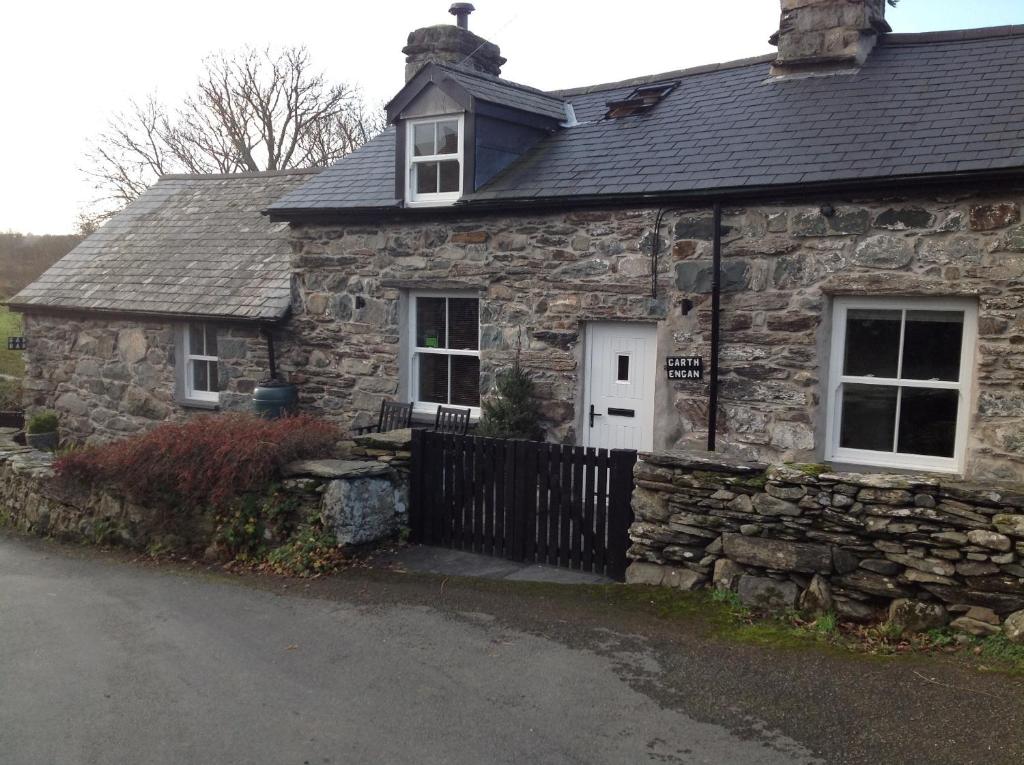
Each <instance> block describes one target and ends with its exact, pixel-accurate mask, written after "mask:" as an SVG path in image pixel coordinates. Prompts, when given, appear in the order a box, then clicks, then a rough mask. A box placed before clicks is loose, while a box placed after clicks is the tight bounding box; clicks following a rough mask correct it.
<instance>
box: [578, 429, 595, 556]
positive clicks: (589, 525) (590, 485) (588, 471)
mask: <svg viewBox="0 0 1024 765" xmlns="http://www.w3.org/2000/svg"><path fill="white" fill-rule="evenodd" d="M584 459H585V462H584V470H583V484H584V486H583V561H582V566H581V568H582V569H583V570H584V571H593V570H594V494H595V490H594V482H595V481H596V480H597V475H596V472H597V454H596V453H595V450H594V449H586V450H584Z"/></svg>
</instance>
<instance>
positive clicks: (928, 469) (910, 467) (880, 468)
mask: <svg viewBox="0 0 1024 765" xmlns="http://www.w3.org/2000/svg"><path fill="white" fill-rule="evenodd" d="M825 461H826V462H827V463H828V464H830V465H832V466H833V467H834V468H835V469H837V470H839V469H844V468H846V467H849V468H850V469H851V470H850V471H849V472H856V473H870V472H876V473H938V474H941V475H952V476H959V475H962V474H963V470H962V468H961V467H960V466H958V465H956V464H952V460H951V461H950V462H951V464H948V465H936V464H926V463H917V464H915V463H913V462H908V463H901V462H897V461H895V460H893V461H886V460H884V459H873V458H869V457H864V458H859V457H854V456H851V455H847V454H833V455H832V456H830V457H827V458H826V459H825Z"/></svg>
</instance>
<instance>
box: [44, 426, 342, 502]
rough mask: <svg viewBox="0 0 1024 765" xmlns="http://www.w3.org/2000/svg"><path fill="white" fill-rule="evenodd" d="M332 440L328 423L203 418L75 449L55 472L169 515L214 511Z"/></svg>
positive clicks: (317, 454)
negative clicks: (104, 488) (106, 488)
mask: <svg viewBox="0 0 1024 765" xmlns="http://www.w3.org/2000/svg"><path fill="white" fill-rule="evenodd" d="M338 437H339V432H338V429H337V428H336V427H335V426H334V425H332V424H330V423H327V422H324V421H322V420H317V419H314V418H313V417H309V416H308V415H298V416H295V417H282V418H280V419H277V420H265V419H262V418H260V417H257V416H255V415H253V414H241V413H238V414H216V415H205V416H200V417H193V418H190V419H189V420H186V421H185V422H165V423H161V424H160V425H157V426H156V427H155V428H153V429H152V430H149V431H147V432H145V433H141V434H139V435H135V436H131V437H129V438H126V439H123V440H121V441H113V442H111V443H108V444H103V445H99V446H89V447H85V448H82V449H75V450H74V451H71V452H68V453H66V454H63V455H61V456H60V457H59V458H58V459H57V461H56V463H54V468H55V469H56V471H57V474H58V475H59V476H61V477H62V478H64V479H66V480H70V481H73V482H78V483H81V484H84V485H86V486H104V487H110V488H113V489H116V490H118V491H119V492H121V493H122V494H124V495H125V496H126V497H128V498H129V499H131V500H133V501H135V502H138V503H139V504H142V505H148V506H150V507H158V508H165V509H167V510H169V511H171V514H181V513H182V512H187V511H190V510H194V509H198V508H205V509H209V510H213V511H215V512H219V511H222V510H227V509H228V508H230V507H231V504H232V502H233V501H234V500H236V499H237V498H239V497H244V496H245V495H248V494H257V495H262V494H265V493H266V492H267V490H268V489H269V488H270V487H271V485H272V484H273V482H274V481H276V480H277V479H278V478H280V475H281V468H282V467H283V466H284V465H286V464H287V463H289V462H293V461H295V460H300V459H316V458H322V457H329V456H331V454H332V453H333V450H334V444H335V443H336V442H337V440H338Z"/></svg>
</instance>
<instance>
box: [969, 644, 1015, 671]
mask: <svg viewBox="0 0 1024 765" xmlns="http://www.w3.org/2000/svg"><path fill="white" fill-rule="evenodd" d="M975 643H976V645H975V651H976V653H977V654H978V655H979V656H981V658H982V659H984V660H986V661H991V662H993V663H994V664H997V665H999V666H1000V667H1001V668H1004V669H1007V670H1009V671H1010V672H1012V673H1013V674H1017V675H1024V645H1022V644H1020V643H1011V642H1010V639H1009V638H1007V637H1006V635H993V636H992V637H988V638H979V639H976V641H975ZM978 649H980V651H979V650H978Z"/></svg>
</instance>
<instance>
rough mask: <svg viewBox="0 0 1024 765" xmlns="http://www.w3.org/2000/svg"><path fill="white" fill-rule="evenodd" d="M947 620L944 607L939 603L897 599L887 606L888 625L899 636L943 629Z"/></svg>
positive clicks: (947, 616) (947, 615)
mask: <svg viewBox="0 0 1024 765" xmlns="http://www.w3.org/2000/svg"><path fill="white" fill-rule="evenodd" d="M948 618H949V614H948V613H947V612H946V608H945V606H943V605H941V604H939V603H928V602H926V601H923V600H912V599H910V598H898V599H897V600H894V601H893V602H892V603H890V604H889V624H890V625H891V626H892V627H893V629H895V630H897V631H899V633H900V634H901V635H902V634H904V633H907V632H925V631H927V630H930V629H938V628H940V627H945V626H946V621H947V620H948Z"/></svg>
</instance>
